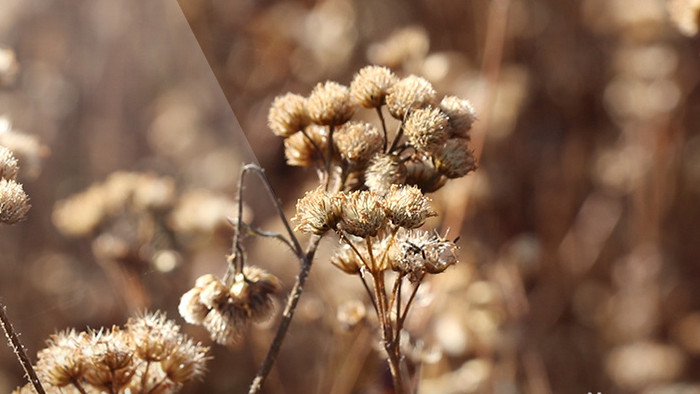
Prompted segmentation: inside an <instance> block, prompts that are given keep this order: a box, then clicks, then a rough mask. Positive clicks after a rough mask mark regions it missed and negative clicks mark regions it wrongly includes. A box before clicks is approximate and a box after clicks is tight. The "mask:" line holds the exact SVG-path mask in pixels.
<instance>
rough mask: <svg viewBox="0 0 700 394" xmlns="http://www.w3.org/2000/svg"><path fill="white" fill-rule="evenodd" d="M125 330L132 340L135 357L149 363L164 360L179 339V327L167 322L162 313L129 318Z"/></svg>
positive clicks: (169, 321) (170, 321)
mask: <svg viewBox="0 0 700 394" xmlns="http://www.w3.org/2000/svg"><path fill="white" fill-rule="evenodd" d="M126 329H127V332H128V333H129V334H130V335H131V338H132V340H133V347H134V350H135V351H136V355H138V356H139V357H140V358H141V359H142V360H145V361H149V362H150V361H161V360H163V359H165V358H166V357H167V356H168V355H170V353H172V351H173V349H175V348H176V347H177V346H178V345H179V343H178V342H179V341H180V339H181V335H180V333H179V331H180V327H179V326H177V325H176V324H175V322H173V321H172V320H168V319H167V318H166V316H165V313H163V312H159V313H158V312H157V313H146V314H144V315H143V316H139V317H136V318H130V319H129V321H128V322H127V323H126Z"/></svg>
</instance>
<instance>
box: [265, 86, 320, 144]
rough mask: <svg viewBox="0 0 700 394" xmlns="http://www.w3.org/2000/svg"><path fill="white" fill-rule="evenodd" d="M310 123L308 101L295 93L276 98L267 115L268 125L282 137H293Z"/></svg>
mask: <svg viewBox="0 0 700 394" xmlns="http://www.w3.org/2000/svg"><path fill="white" fill-rule="evenodd" d="M309 122H310V120H309V114H308V112H307V110H306V99H305V98H304V97H302V96H300V95H298V94H293V93H287V94H285V95H283V96H278V97H276V98H275V100H274V101H273V102H272V105H271V106H270V111H269V112H268V114H267V125H268V126H269V127H270V129H271V130H272V132H273V133H275V134H276V135H278V136H280V137H289V136H291V135H292V134H294V133H296V132H297V131H299V130H301V129H303V128H304V127H306V125H308V124H309Z"/></svg>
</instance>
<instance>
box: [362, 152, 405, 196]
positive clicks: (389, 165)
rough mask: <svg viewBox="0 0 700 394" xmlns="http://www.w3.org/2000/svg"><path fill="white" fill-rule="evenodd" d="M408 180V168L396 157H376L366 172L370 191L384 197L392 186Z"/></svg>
mask: <svg viewBox="0 0 700 394" xmlns="http://www.w3.org/2000/svg"><path fill="white" fill-rule="evenodd" d="M405 180H406V166H405V165H404V163H403V162H402V161H401V158H400V157H398V156H396V155H386V154H379V155H376V156H374V158H373V159H372V160H371V161H370V164H369V166H368V167H367V170H366V171H365V185H366V186H367V187H368V188H369V190H371V191H373V192H375V193H377V194H379V195H382V196H383V195H384V194H386V192H387V191H388V190H389V188H390V187H391V185H394V184H401V183H403V182H404V181H405Z"/></svg>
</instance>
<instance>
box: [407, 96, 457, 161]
mask: <svg viewBox="0 0 700 394" xmlns="http://www.w3.org/2000/svg"><path fill="white" fill-rule="evenodd" d="M447 126H448V118H447V115H445V114H444V113H442V111H440V109H439V108H433V107H426V108H420V109H417V110H415V111H412V112H410V113H409V114H408V116H407V117H406V122H405V123H404V126H403V130H404V133H405V134H406V137H408V142H410V143H411V145H413V146H414V147H415V148H416V149H418V150H421V151H426V152H433V151H435V150H436V149H438V148H439V147H440V146H442V144H444V143H445V141H447Z"/></svg>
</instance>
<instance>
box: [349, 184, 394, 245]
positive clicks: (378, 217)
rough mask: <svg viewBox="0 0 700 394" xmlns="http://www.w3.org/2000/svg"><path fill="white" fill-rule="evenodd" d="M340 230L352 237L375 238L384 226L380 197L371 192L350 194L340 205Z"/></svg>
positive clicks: (384, 217) (384, 215)
mask: <svg viewBox="0 0 700 394" xmlns="http://www.w3.org/2000/svg"><path fill="white" fill-rule="evenodd" d="M341 217H342V220H341V223H340V226H341V228H342V229H343V230H344V231H345V232H347V233H349V234H352V235H354V236H357V237H360V238H367V237H370V236H376V235H377V234H378V233H379V230H381V228H382V227H384V225H385V224H386V214H385V213H384V210H383V209H382V203H381V199H380V197H379V196H378V195H377V194H376V193H374V192H371V191H366V190H365V191H358V192H353V193H350V194H349V195H348V197H347V199H346V201H345V203H344V204H343V205H342V214H341Z"/></svg>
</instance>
